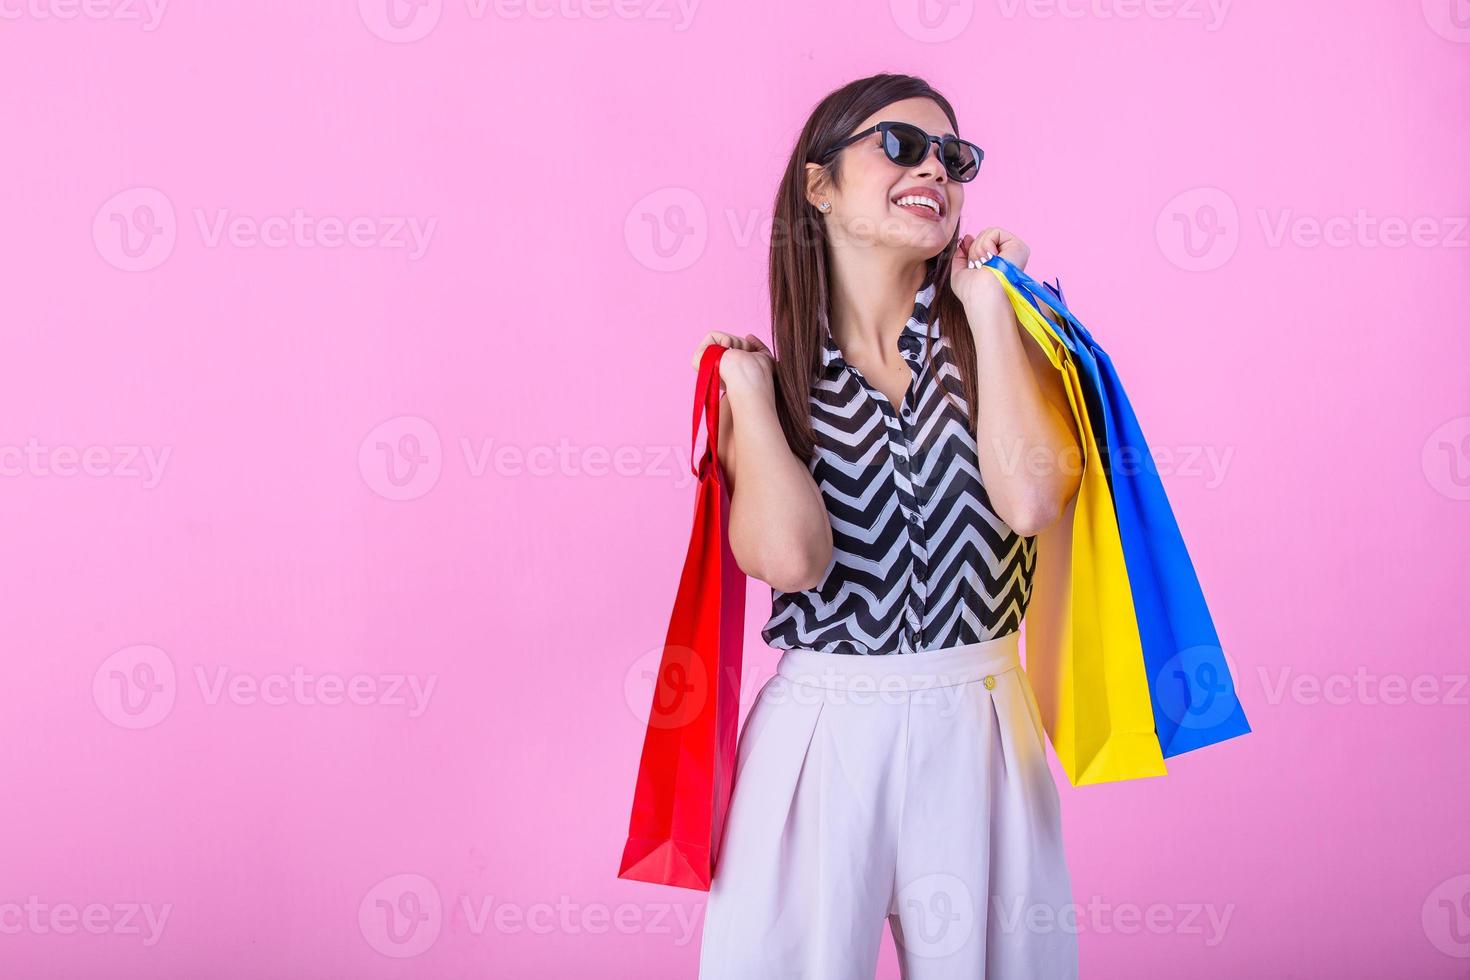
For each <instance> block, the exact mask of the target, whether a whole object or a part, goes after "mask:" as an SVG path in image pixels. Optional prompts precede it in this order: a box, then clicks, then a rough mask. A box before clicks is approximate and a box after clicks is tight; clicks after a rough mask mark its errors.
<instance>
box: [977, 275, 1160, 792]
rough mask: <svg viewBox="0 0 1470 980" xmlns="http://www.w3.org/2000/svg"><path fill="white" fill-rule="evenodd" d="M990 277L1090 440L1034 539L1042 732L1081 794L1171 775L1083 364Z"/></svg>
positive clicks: (1029, 643) (1034, 677)
mask: <svg viewBox="0 0 1470 980" xmlns="http://www.w3.org/2000/svg"><path fill="white" fill-rule="evenodd" d="M988 268H990V271H991V272H993V273H995V276H996V278H997V279H999V280H1000V282H1001V285H1003V286H1004V287H1005V291H1006V295H1007V296H1008V297H1009V298H1010V301H1011V306H1012V307H1014V309H1015V311H1016V318H1017V319H1018V320H1019V321H1020V324H1021V327H1022V329H1024V330H1025V331H1026V332H1027V333H1028V334H1030V336H1031V338H1032V339H1033V340H1034V341H1036V343H1037V344H1039V345H1041V348H1042V350H1044V351H1045V352H1046V354H1047V358H1048V359H1049V360H1050V361H1051V363H1052V365H1053V366H1054V367H1056V369H1057V370H1058V371H1059V372H1061V375H1062V381H1063V384H1064V386H1065V388H1066V390H1067V400H1068V402H1070V404H1071V407H1072V417H1073V419H1074V420H1075V421H1076V423H1077V431H1078V433H1079V435H1080V436H1081V440H1082V446H1081V449H1082V456H1083V460H1082V483H1081V486H1080V487H1079V489H1078V491H1077V494H1076V496H1074V497H1073V498H1072V500H1071V501H1070V502H1069V503H1068V504H1067V509H1066V510H1065V511H1064V512H1063V514H1062V516H1061V517H1060V518H1058V519H1057V521H1056V523H1054V524H1053V525H1052V526H1051V527H1049V528H1047V529H1046V530H1045V531H1042V532H1041V533H1040V534H1038V535H1037V537H1036V573H1035V577H1034V579H1033V581H1032V590H1031V601H1030V604H1029V606H1028V608H1027V610H1026V616H1025V620H1024V630H1025V633H1024V636H1025V650H1026V676H1027V677H1028V678H1029V680H1030V681H1031V686H1032V688H1033V690H1034V691H1035V692H1036V700H1037V706H1038V707H1039V708H1040V709H1041V719H1042V725H1043V727H1044V728H1045V729H1046V734H1047V736H1048V738H1050V739H1051V744H1052V748H1053V749H1055V750H1056V753H1057V758H1058V759H1059V760H1060V761H1061V763H1062V768H1063V770H1065V771H1066V773H1067V778H1068V779H1070V780H1071V781H1072V785H1073V786H1081V785H1084V784H1087V783H1106V782H1116V781H1119V780H1124V779H1139V778H1142V777H1145V776H1162V775H1165V774H1167V772H1168V770H1167V769H1166V768H1165V767H1164V756H1163V752H1162V750H1161V749H1160V748H1159V740H1158V736H1157V735H1156V734H1155V732H1154V717H1153V702H1152V700H1151V697H1150V695H1149V688H1148V675H1147V672H1146V670H1145V668H1144V660H1143V644H1142V641H1141V640H1140V639H1139V633H1138V620H1137V616H1136V614H1135V612H1134V609H1133V592H1132V590H1131V588H1130V587H1129V584H1128V569H1127V567H1126V566H1125V564H1124V561H1123V543H1122V539H1121V538H1120V537H1119V535H1118V518H1117V515H1116V513H1114V511H1113V498H1112V492H1111V491H1110V490H1109V488H1108V481H1107V475H1106V474H1105V473H1104V472H1103V464H1102V457H1101V455H1100V451H1099V448H1098V444H1097V437H1096V436H1095V435H1094V434H1093V430H1092V424H1091V421H1090V420H1089V418H1088V413H1087V402H1086V399H1085V398H1084V396H1083V391H1082V383H1081V380H1080V379H1079V377H1078V374H1077V368H1076V365H1075V364H1074V363H1073V361H1072V354H1071V352H1070V350H1068V348H1067V345H1066V344H1065V343H1063V342H1062V340H1061V339H1060V337H1059V336H1058V334H1057V332H1056V329H1055V328H1054V326H1053V325H1052V324H1051V323H1049V322H1048V321H1047V320H1046V318H1045V317H1043V316H1042V315H1041V314H1040V313H1038V312H1037V310H1036V308H1035V307H1034V306H1032V305H1031V303H1030V302H1029V301H1028V300H1027V299H1026V298H1025V297H1023V296H1022V295H1021V294H1020V293H1019V292H1018V291H1017V290H1016V288H1015V287H1014V286H1012V285H1011V283H1010V282H1009V281H1008V280H1007V279H1006V277H1005V273H1004V272H1002V271H1001V270H999V269H996V268H994V267H988Z"/></svg>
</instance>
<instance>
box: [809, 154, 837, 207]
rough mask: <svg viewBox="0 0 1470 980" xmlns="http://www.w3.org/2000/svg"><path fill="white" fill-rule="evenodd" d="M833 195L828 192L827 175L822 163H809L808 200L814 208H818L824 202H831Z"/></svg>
mask: <svg viewBox="0 0 1470 980" xmlns="http://www.w3.org/2000/svg"><path fill="white" fill-rule="evenodd" d="M830 198H831V195H830V194H829V193H828V190H827V175H826V173H825V171H824V170H823V169H822V165H821V164H820V163H809V164H807V165H806V199H807V203H808V204H810V205H811V206H812V207H817V206H818V205H819V204H821V203H822V202H823V201H826V200H829V199H830Z"/></svg>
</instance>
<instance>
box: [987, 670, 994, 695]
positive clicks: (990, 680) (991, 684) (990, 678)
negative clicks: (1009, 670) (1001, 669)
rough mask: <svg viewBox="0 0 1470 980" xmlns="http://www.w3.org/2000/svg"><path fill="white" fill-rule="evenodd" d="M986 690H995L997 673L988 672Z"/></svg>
mask: <svg viewBox="0 0 1470 980" xmlns="http://www.w3.org/2000/svg"><path fill="white" fill-rule="evenodd" d="M985 690H987V691H993V690H995V675H994V674H986V675H985Z"/></svg>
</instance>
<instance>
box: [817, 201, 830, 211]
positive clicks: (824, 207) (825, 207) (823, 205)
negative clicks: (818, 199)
mask: <svg viewBox="0 0 1470 980" xmlns="http://www.w3.org/2000/svg"><path fill="white" fill-rule="evenodd" d="M817 208H818V209H819V210H821V211H831V210H832V202H831V201H823V202H822V203H821V204H818V205H817Z"/></svg>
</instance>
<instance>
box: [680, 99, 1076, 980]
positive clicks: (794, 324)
mask: <svg viewBox="0 0 1470 980" xmlns="http://www.w3.org/2000/svg"><path fill="white" fill-rule="evenodd" d="M958 133H959V126H958V123H957V121H956V118H955V114H954V111H953V109H952V108H951V107H950V105H949V103H948V102H947V101H946V100H945V99H944V97H943V96H941V95H940V94H939V93H938V92H936V91H934V89H932V88H931V87H930V86H929V85H928V84H926V83H925V82H923V81H922V80H920V79H917V78H913V77H910V76H906V75H877V76H873V77H871V78H865V79H861V80H859V81H856V82H853V83H851V84H850V85H847V86H845V87H843V88H841V89H839V90H837V91H835V92H833V93H831V94H830V95H829V96H827V97H826V98H825V99H824V100H822V102H821V103H820V104H819V105H818V106H817V107H816V109H815V110H814V111H813V112H812V114H811V117H810V118H809V119H808V120H807V123H806V125H805V126H804V127H803V129H802V132H801V135H800V137H799V138H798V140H797V144H796V146H795V148H794V149H793V151H792V154H791V158H790V162H789V163H788V166H787V168H786V172H785V174H784V176H783V178H782V181H781V186H780V188H779V190H778V192H777V197H776V207H775V219H776V227H778V228H783V229H791V230H792V234H789V235H783V236H779V237H776V238H773V241H772V246H771V256H770V280H771V282H770V286H771V314H772V321H773V327H772V329H773V333H774V337H775V343H776V348H777V351H778V352H779V358H778V357H776V356H775V355H773V354H772V352H771V351H770V350H769V349H768V348H767V347H766V345H765V344H764V343H762V342H761V341H760V340H759V339H757V338H756V337H755V336H754V335H750V334H748V335H746V337H744V338H737V337H734V336H731V335H728V334H718V333H712V334H709V335H707V336H706V337H705V338H704V339H703V341H702V342H701V344H700V345H699V349H698V350H697V351H696V353H695V360H696V362H697V361H698V359H699V356H700V352H701V351H702V350H703V349H704V348H705V347H706V346H708V345H709V344H711V343H719V344H722V345H723V346H725V347H727V348H729V350H727V351H726V352H725V354H724V355H723V356H722V357H721V359H720V375H721V380H722V383H723V387H724V391H725V398H724V399H723V400H722V402H721V408H720V432H719V453H720V462H721V465H722V466H723V468H724V470H725V473H726V478H727V484H728V487H729V490H730V494H731V497H730V501H731V503H730V523H729V538H730V547H731V551H732V553H733V554H734V555H735V557H736V559H737V560H738V561H739V563H740V565H741V567H742V569H744V570H745V571H746V573H747V574H749V575H752V576H755V577H757V578H760V579H762V580H764V581H766V582H767V583H769V584H770V585H771V589H772V602H771V615H770V618H769V619H768V620H767V622H766V624H765V626H764V628H763V630H762V634H761V635H762V637H763V638H764V639H765V640H766V642H767V643H768V644H769V645H770V646H772V647H773V648H776V649H778V650H781V651H782V653H781V657H780V660H779V662H778V665H777V670H776V675H775V676H774V677H772V678H771V679H770V681H769V682H767V684H766V686H765V687H764V688H763V689H762V691H761V693H760V696H759V697H758V699H757V701H756V704H755V705H754V707H753V708H752V709H751V712H750V714H749V716H748V717H747V718H746V720H745V728H744V730H743V732H742V733H741V735H740V742H739V752H738V756H737V762H736V775H735V787H734V791H733V796H732V800H731V804H730V811H729V815H728V818H727V823H726V825H725V830H724V838H723V842H722V845H721V850H720V859H719V865H718V867H717V868H716V869H715V875H714V878H713V881H712V884H711V889H710V897H709V903H708V906H707V910H706V918H705V931H704V942H703V946H702V950H701V960H700V976H701V977H703V978H706V980H710V978H722V977H731V978H735V977H739V978H751V977H781V978H790V977H803V978H812V980H816V978H821V980H830V978H837V980H849V978H857V977H864V978H870V977H872V976H873V973H874V970H875V968H876V962H877V955H878V944H879V939H880V933H881V924H882V923H883V922H884V920H885V918H886V919H887V922H888V924H889V927H890V928H891V929H892V931H893V935H894V938H895V940H896V942H897V946H898V950H899V956H900V959H901V961H902V970H903V975H904V976H905V978H907V980H931V978H941V977H956V978H958V977H967V978H973V977H979V976H986V977H991V978H996V977H1000V978H1016V977H1046V978H1048V980H1054V978H1067V977H1074V976H1075V975H1076V972H1077V950H1076V939H1075V935H1073V934H1071V933H1069V932H1067V931H1065V930H1061V929H1057V930H1031V929H1016V928H1014V927H1011V928H1007V927H1006V922H1008V921H1012V919H1011V918H1010V913H1009V912H1006V913H1005V915H1001V914H999V913H998V914H997V915H995V916H992V914H991V907H992V905H994V906H995V907H996V908H997V909H1001V910H1007V909H1014V908H1015V907H1016V906H1018V905H1022V906H1025V909H1022V914H1025V912H1026V910H1027V909H1030V908H1035V907H1037V906H1040V907H1042V908H1043V909H1044V912H1043V914H1045V915H1046V916H1047V917H1048V919H1049V920H1051V921H1055V919H1056V918H1057V917H1061V916H1064V915H1065V911H1066V907H1067V906H1069V905H1070V902H1071V892H1070V878H1069V873H1068V869H1067V864H1066V860H1065V856H1064V852H1063V848H1062V841H1061V815H1060V802H1059V798H1058V794H1057V789H1056V786H1055V784H1054V783H1053V781H1052V777H1051V773H1050V770H1049V768H1048V765H1047V761H1046V749H1045V735H1044V732H1043V730H1042V728H1041V724H1040V713H1039V711H1038V708H1037V705H1036V700H1035V695H1034V693H1033V692H1032V689H1031V686H1030V684H1029V682H1028V680H1027V678H1026V675H1025V673H1024V671H1023V670H1022V667H1021V664H1020V659H1019V653H1018V642H1017V641H1018V639H1019V635H1020V626H1021V622H1022V619H1023V617H1024V615H1025V612H1026V609H1027V605H1028V602H1029V599H1030V594H1031V583H1032V575H1033V571H1034V568H1035V563H1036V549H1035V542H1034V535H1035V534H1036V533H1037V532H1038V531H1040V530H1041V529H1043V528H1044V527H1046V526H1047V525H1048V524H1050V523H1051V522H1052V521H1054V520H1055V519H1056V517H1057V515H1058V514H1060V513H1061V512H1062V510H1063V509H1064V508H1065V506H1066V504H1067V502H1068V501H1069V500H1070V499H1071V497H1072V496H1073V495H1074V494H1075V493H1076V491H1077V486H1078V473H1077V472H1076V470H1075V467H1074V468H1071V469H1068V468H1067V467H1063V466H1056V467H1041V468H1034V469H1039V470H1044V472H1036V471H1034V469H1028V468H1018V467H1016V466H1015V465H1014V462H1013V460H1014V459H1017V458H1035V454H1037V453H1047V454H1051V456H1050V458H1052V459H1058V460H1060V459H1066V458H1069V457H1068V456H1067V455H1066V454H1067V453H1068V452H1069V451H1070V452H1072V453H1075V451H1076V447H1077V441H1076V431H1075V428H1074V427H1073V426H1072V422H1071V412H1070V409H1069V408H1068V404H1067V401H1066V395H1065V392H1064V391H1063V390H1062V388H1061V382H1060V378H1059V376H1058V375H1057V372H1056V371H1055V370H1052V369H1051V366H1050V364H1049V363H1048V362H1047V359H1046V355H1045V354H1044V353H1043V352H1042V351H1040V350H1039V349H1038V348H1037V346H1036V344H1035V343H1033V342H1031V341H1030V340H1029V339H1028V338H1026V337H1023V335H1022V332H1021V331H1020V329H1019V327H1018V324H1017V322H1016V318H1015V314H1014V312H1013V311H1012V307H1011V305H1010V302H1009V301H1008V300H1007V298H1006V296H1005V293H1004V291H1003V287H1002V286H1001V285H1000V284H999V283H998V281H997V280H996V278H995V276H994V275H993V274H992V273H991V272H990V271H989V270H987V269H981V268H977V267H976V263H977V261H978V260H983V259H986V258H988V257H989V256H990V254H991V253H996V254H1000V255H1002V256H1004V257H1006V258H1007V259H1010V260H1011V261H1012V262H1014V263H1015V264H1016V265H1018V266H1024V264H1025V263H1026V260H1027V258H1028V257H1029V249H1027V247H1026V246H1025V244H1024V243H1022V242H1021V241H1020V240H1019V239H1018V238H1016V237H1015V236H1014V235H1011V234H1009V233H1008V232H1006V231H1004V230H1002V229H999V228H989V229H986V230H985V231H982V232H981V233H979V234H976V235H969V234H966V235H962V234H961V233H960V228H959V226H960V218H961V215H962V214H963V210H964V204H965V194H966V187H967V186H973V185H972V182H973V181H974V180H975V178H976V177H977V176H978V173H979V169H980V164H981V161H982V160H983V159H984V153H983V151H982V150H981V149H980V147H979V146H978V145H976V144H975V143H973V142H971V141H969V140H968V139H965V138H962V137H960V136H959V135H958ZM931 688H940V689H942V691H943V693H945V694H946V695H947V696H946V697H943V698H934V697H932V694H933V692H932V691H929V689H931ZM875 691H877V692H882V693H881V694H880V695H879V696H877V697H874V696H872V693H873V692H875ZM926 691H928V694H926V693H925V692H926ZM855 692H868V696H866V697H864V696H855Z"/></svg>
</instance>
